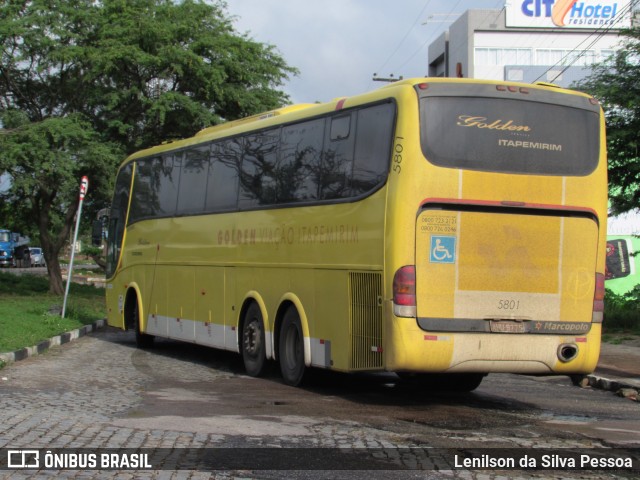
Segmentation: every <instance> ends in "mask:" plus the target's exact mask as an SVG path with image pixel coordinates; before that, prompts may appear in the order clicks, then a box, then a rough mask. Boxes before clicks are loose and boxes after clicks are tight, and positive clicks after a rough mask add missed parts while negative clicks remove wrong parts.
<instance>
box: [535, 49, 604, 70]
mask: <svg viewBox="0 0 640 480" xmlns="http://www.w3.org/2000/svg"><path fill="white" fill-rule="evenodd" d="M595 61H596V54H595V52H594V51H593V50H558V49H551V48H539V49H537V50H536V65H559V66H566V65H571V66H576V67H584V66H586V65H592V64H594V63H595Z"/></svg>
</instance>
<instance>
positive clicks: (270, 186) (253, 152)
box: [238, 128, 283, 210]
mask: <svg viewBox="0 0 640 480" xmlns="http://www.w3.org/2000/svg"><path fill="white" fill-rule="evenodd" d="M279 144H280V129H279V128H278V129H273V130H267V131H263V132H258V133H255V134H251V135H247V136H246V137H245V138H244V144H243V155H242V167H241V171H240V199H239V201H238V203H239V207H240V209H241V210H242V209H247V208H252V207H256V206H262V205H274V204H276V203H278V196H279V190H280V189H282V188H283V186H282V185H281V184H280V182H279V178H278V171H279V168H280V166H279V165H278V147H279Z"/></svg>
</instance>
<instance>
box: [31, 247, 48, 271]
mask: <svg viewBox="0 0 640 480" xmlns="http://www.w3.org/2000/svg"><path fill="white" fill-rule="evenodd" d="M29 254H30V255H31V266H32V267H44V266H45V265H46V263H45V261H44V254H43V253H42V249H41V248H40V247H29Z"/></svg>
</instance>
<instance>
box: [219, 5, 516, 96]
mask: <svg viewBox="0 0 640 480" xmlns="http://www.w3.org/2000/svg"><path fill="white" fill-rule="evenodd" d="M503 5H504V0H315V1H312V0H228V13H229V14H230V15H231V16H235V17H237V18H236V21H235V26H236V29H237V31H238V32H240V33H246V34H248V35H249V37H250V38H252V39H253V40H256V41H258V42H261V43H268V44H271V45H274V46H275V47H276V48H277V49H278V51H279V52H280V54H281V55H282V56H283V57H284V59H285V60H286V61H287V63H288V64H289V65H291V66H293V67H296V68H297V69H298V70H300V74H299V75H298V76H297V77H294V78H292V79H291V80H290V81H289V82H288V84H287V85H286V86H285V88H284V90H285V91H286V92H287V93H288V94H289V95H290V97H291V100H292V101H293V102H294V103H309V102H315V101H321V102H325V101H329V100H331V99H333V98H337V97H344V96H350V95H355V94H358V93H362V92H366V91H369V90H373V89H375V88H379V87H381V86H382V85H383V84H382V83H380V82H373V81H372V80H371V79H372V77H373V74H374V73H377V74H378V76H379V77H388V76H389V75H390V74H391V73H393V74H394V75H395V76H396V77H398V76H400V75H402V76H404V78H409V77H416V76H424V75H425V74H426V73H427V70H428V67H427V48H428V46H429V44H430V43H431V42H432V41H433V40H435V39H436V38H437V37H438V35H439V34H440V33H441V32H442V31H443V29H445V28H446V27H447V26H448V25H449V24H450V23H451V21H453V20H455V19H456V18H457V16H458V15H459V14H461V13H463V12H465V11H466V10H469V9H483V8H492V9H493V8H495V9H501V8H502V7H503ZM425 22H426V23H425Z"/></svg>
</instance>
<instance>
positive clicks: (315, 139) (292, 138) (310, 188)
mask: <svg viewBox="0 0 640 480" xmlns="http://www.w3.org/2000/svg"><path fill="white" fill-rule="evenodd" d="M324 125H325V121H324V119H323V118H321V119H317V120H311V121H309V122H301V123H295V124H293V125H287V126H285V127H283V129H282V137H281V142H280V161H279V162H278V182H279V185H280V186H281V187H280V188H279V189H278V202H279V203H292V202H304V201H310V200H317V199H318V198H319V189H318V182H319V178H321V176H322V143H323V138H324Z"/></svg>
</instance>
